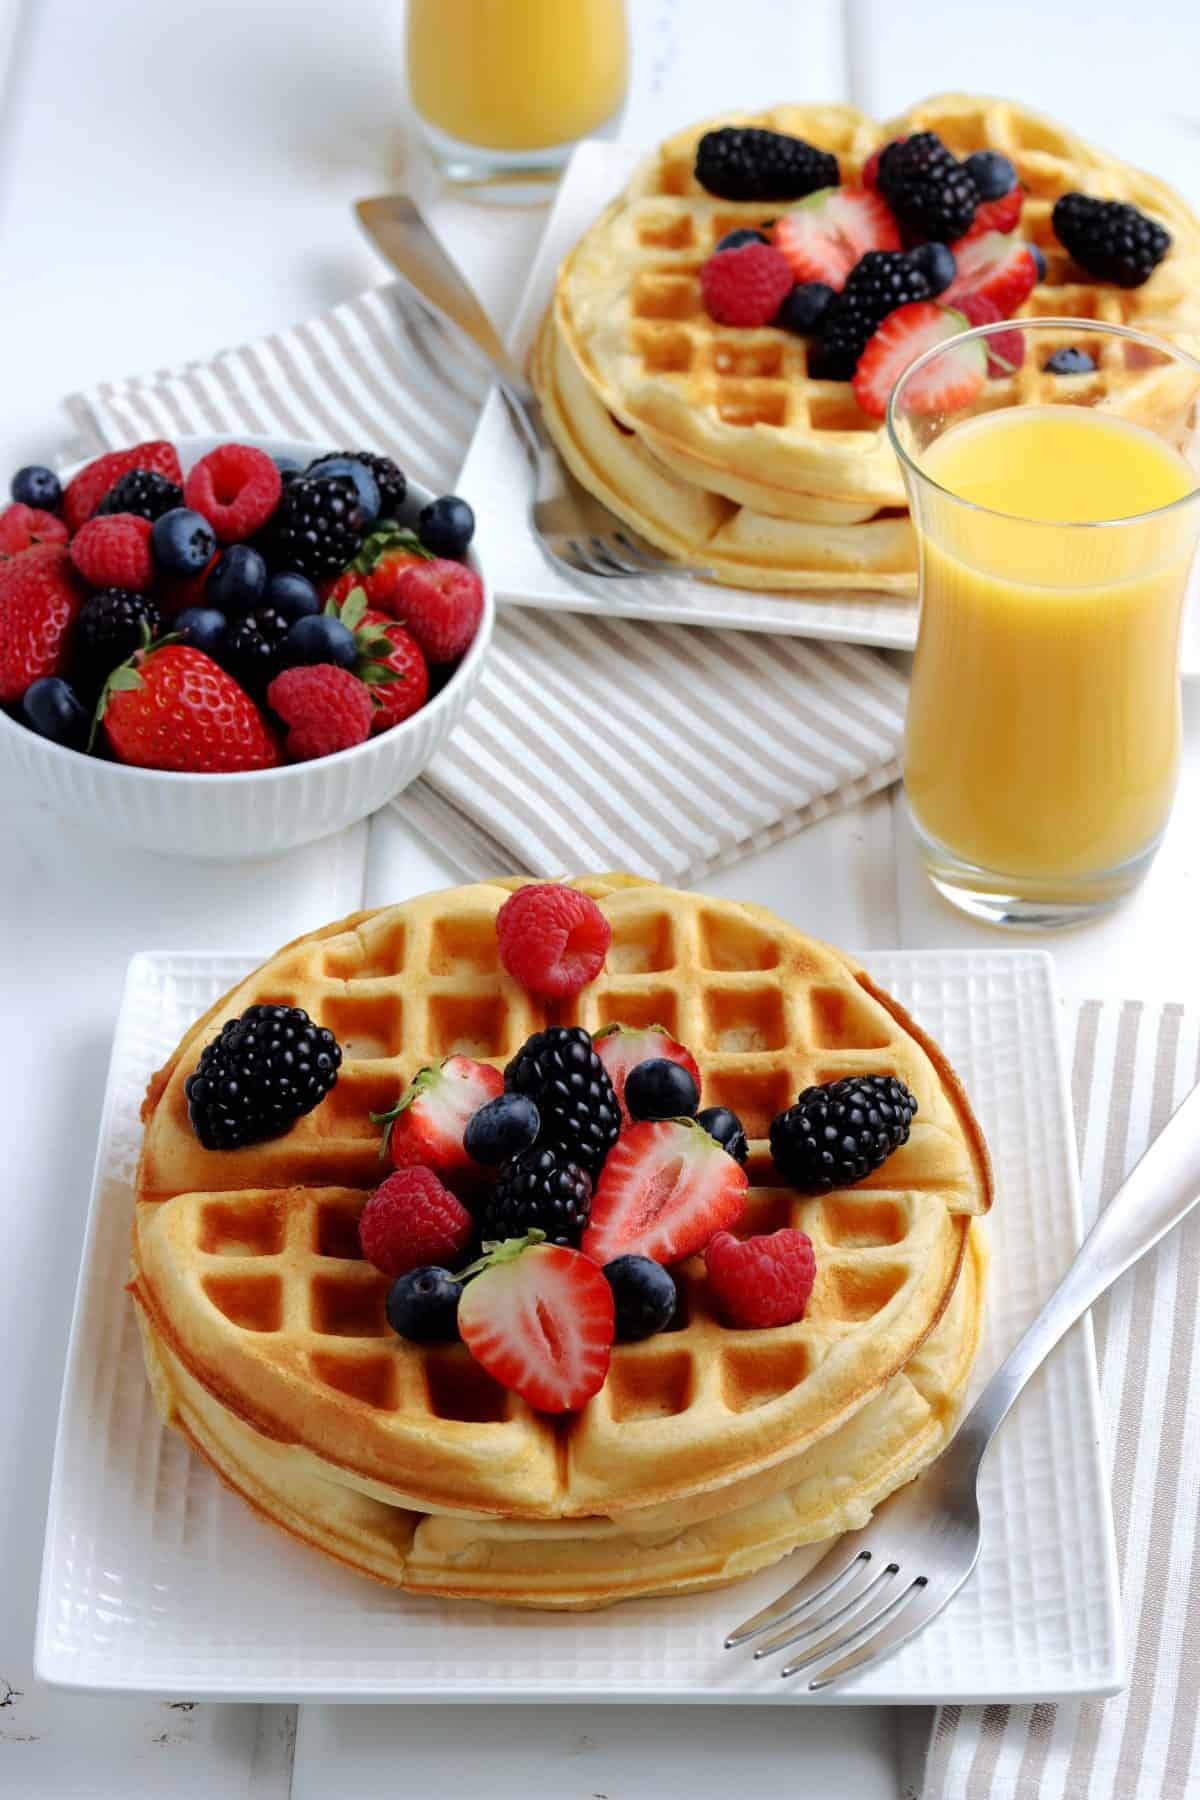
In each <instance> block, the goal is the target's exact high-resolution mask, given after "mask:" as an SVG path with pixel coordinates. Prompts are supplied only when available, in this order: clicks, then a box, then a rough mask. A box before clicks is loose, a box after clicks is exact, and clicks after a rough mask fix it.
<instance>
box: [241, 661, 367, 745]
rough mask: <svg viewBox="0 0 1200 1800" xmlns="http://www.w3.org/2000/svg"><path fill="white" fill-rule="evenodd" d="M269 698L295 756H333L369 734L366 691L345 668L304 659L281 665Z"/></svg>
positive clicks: (269, 704) (360, 741)
mask: <svg viewBox="0 0 1200 1800" xmlns="http://www.w3.org/2000/svg"><path fill="white" fill-rule="evenodd" d="M267 704H268V706H270V708H271V709H272V711H273V712H276V713H278V714H279V717H280V718H281V719H282V720H283V722H284V724H285V725H286V726H287V727H288V734H287V737H286V739H285V740H284V749H285V750H286V751H287V753H288V755H289V757H290V758H291V760H292V761H293V762H310V761H311V760H312V758H313V757H314V756H332V755H333V754H334V752H335V751H338V750H349V749H351V748H352V747H353V745H355V744H361V743H362V742H363V740H364V739H365V738H367V737H369V736H370V732H371V721H372V719H373V718H374V716H375V708H374V706H373V704H372V701H371V695H370V692H369V691H368V689H367V688H366V687H364V685H363V683H362V682H361V681H360V680H359V679H358V676H357V675H351V673H350V671H349V669H339V668H338V667H337V666H336V665H335V664H334V663H308V664H306V665H303V666H302V667H300V668H295V669H285V670H284V671H283V673H282V675H277V676H276V677H275V679H274V681H273V682H272V683H271V685H270V687H269V688H268V689H267Z"/></svg>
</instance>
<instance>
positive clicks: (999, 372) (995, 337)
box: [958, 294, 1025, 380]
mask: <svg viewBox="0 0 1200 1800" xmlns="http://www.w3.org/2000/svg"><path fill="white" fill-rule="evenodd" d="M958 310H959V312H961V313H962V314H963V315H964V317H965V318H966V319H967V320H968V321H969V323H970V324H972V325H998V324H999V323H1000V320H1001V319H1002V318H1003V317H1004V314H1003V313H1002V312H1001V311H1000V308H999V307H998V306H994V305H993V304H992V302H991V301H990V300H988V299H986V298H985V296H984V295H983V294H964V295H963V296H962V298H961V300H960V301H959V302H958ZM983 342H984V348H985V349H986V350H987V372H988V376H989V378H990V379H992V380H1001V379H1002V378H1003V377H1004V376H1005V375H1011V374H1012V372H1013V370H1014V369H1019V368H1020V366H1021V364H1022V363H1023V362H1024V361H1025V333H1024V332H1023V331H1018V330H1017V327H1016V326H1015V325H1014V326H1013V328H1012V330H1011V331H995V332H993V333H992V335H991V337H989V338H985V339H984V340H983Z"/></svg>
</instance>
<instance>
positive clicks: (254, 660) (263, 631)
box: [218, 606, 290, 696]
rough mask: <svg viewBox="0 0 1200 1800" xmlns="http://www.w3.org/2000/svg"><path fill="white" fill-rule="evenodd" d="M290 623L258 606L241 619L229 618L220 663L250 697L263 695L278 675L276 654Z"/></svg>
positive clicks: (266, 608)
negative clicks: (251, 695)
mask: <svg viewBox="0 0 1200 1800" xmlns="http://www.w3.org/2000/svg"><path fill="white" fill-rule="evenodd" d="M289 628H290V621H289V620H287V619H285V618H284V617H283V614H282V613H277V612H276V611H275V610H274V608H273V607H270V606H260V607H259V609H258V611H257V612H253V613H248V614H247V616H246V617H245V618H244V619H230V620H229V623H228V625H227V626H226V629H225V638H224V642H223V643H222V645H221V653H220V657H219V659H218V660H219V661H220V663H221V666H222V667H223V668H225V669H228V671H229V673H230V674H231V675H232V676H233V679H234V680H235V681H236V682H238V683H239V684H240V685H241V686H242V687H244V688H245V689H246V692H247V693H249V694H254V695H256V696H257V695H260V694H263V693H265V692H266V689H267V685H268V683H269V682H270V681H272V680H273V679H274V677H275V676H276V675H278V673H279V652H280V650H281V648H282V646H283V640H284V638H285V637H286V636H287V634H288V630H289Z"/></svg>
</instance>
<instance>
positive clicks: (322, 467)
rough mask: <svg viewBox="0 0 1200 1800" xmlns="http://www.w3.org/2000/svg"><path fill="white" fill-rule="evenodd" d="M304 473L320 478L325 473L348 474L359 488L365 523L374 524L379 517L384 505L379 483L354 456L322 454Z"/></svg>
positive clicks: (360, 504) (359, 498) (364, 464)
mask: <svg viewBox="0 0 1200 1800" xmlns="http://www.w3.org/2000/svg"><path fill="white" fill-rule="evenodd" d="M304 473H305V474H306V475H315V476H317V477H318V479H319V478H321V477H322V476H325V475H348V476H349V477H350V479H351V481H352V482H353V483H354V485H355V487H356V488H357V489H358V504H359V507H360V509H361V511H362V515H363V525H364V526H367V525H373V524H374V523H375V520H376V519H377V518H378V517H379V509H380V507H381V506H382V505H383V502H382V500H381V499H380V497H379V483H378V482H377V481H376V479H375V477H374V475H373V474H372V473H371V471H370V469H368V467H367V465H366V463H361V462H359V461H358V460H357V458H355V457H353V456H322V457H319V458H318V459H317V461H316V462H314V463H309V465H308V467H307V469H305V471H304Z"/></svg>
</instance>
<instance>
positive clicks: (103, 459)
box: [62, 438, 183, 531]
mask: <svg viewBox="0 0 1200 1800" xmlns="http://www.w3.org/2000/svg"><path fill="white" fill-rule="evenodd" d="M130 469H152V470H153V471H154V472H155V474H157V475H165V476H166V478H167V480H168V481H174V482H177V483H179V484H180V485H182V483H183V470H182V469H181V468H180V466H179V457H178V455H177V453H176V450H175V446H174V444H169V443H168V442H167V441H166V439H165V438H154V439H152V440H151V441H150V442H149V443H145V444H135V445H134V446H133V449H132V450H109V451H108V452H107V453H106V454H105V455H104V456H98V457H97V458H96V460H95V461H94V462H90V463H88V465H87V467H86V468H83V469H80V471H79V473H78V475H75V476H73V477H72V479H71V480H70V481H69V482H68V484H67V491H66V493H65V494H64V495H63V505H62V516H63V518H64V519H65V520H66V522H67V529H68V531H78V530H79V527H80V526H81V525H82V524H83V523H84V521H85V519H90V518H91V516H92V514H93V513H94V512H95V510H96V508H97V507H98V506H99V504H100V502H101V501H102V500H103V498H104V496H105V494H107V492H108V490H109V489H110V488H111V487H113V486H114V485H115V483H116V482H118V481H119V480H120V479H121V476H122V475H125V474H127V473H128V472H129V470H130Z"/></svg>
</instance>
